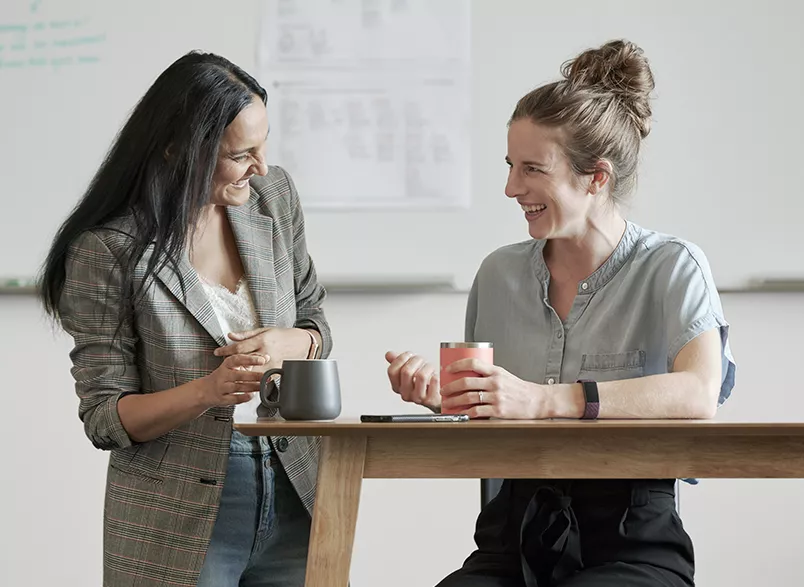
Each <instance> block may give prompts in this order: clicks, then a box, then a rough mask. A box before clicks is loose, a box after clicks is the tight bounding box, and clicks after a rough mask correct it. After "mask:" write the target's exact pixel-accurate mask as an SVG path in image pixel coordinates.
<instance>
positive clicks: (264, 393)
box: [260, 369, 285, 408]
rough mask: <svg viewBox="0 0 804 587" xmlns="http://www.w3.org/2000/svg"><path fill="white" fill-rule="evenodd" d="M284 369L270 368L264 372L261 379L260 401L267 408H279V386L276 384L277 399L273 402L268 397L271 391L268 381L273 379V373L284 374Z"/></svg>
mask: <svg viewBox="0 0 804 587" xmlns="http://www.w3.org/2000/svg"><path fill="white" fill-rule="evenodd" d="M284 374H285V371H284V369H268V370H267V371H266V372H265V373H263V374H262V378H261V379H260V402H261V403H262V405H263V406H264V407H266V408H279V394H280V393H281V392H280V390H279V386H278V385H275V386H274V387H275V388H276V401H275V402H272V401H270V400H269V399H268V395H269V391H268V389H267V388H268V382H269V381H270V379H271V376H272V375H284Z"/></svg>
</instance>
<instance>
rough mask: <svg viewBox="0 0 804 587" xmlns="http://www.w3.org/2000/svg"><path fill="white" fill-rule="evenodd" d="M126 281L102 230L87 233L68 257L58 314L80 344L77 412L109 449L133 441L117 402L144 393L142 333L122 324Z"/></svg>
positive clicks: (75, 355) (75, 359) (74, 357)
mask: <svg viewBox="0 0 804 587" xmlns="http://www.w3.org/2000/svg"><path fill="white" fill-rule="evenodd" d="M121 283H122V270H121V267H120V263H119V262H118V259H117V258H116V257H115V256H114V254H113V253H112V252H111V251H110V250H109V248H108V247H107V246H106V244H105V243H104V242H103V241H102V240H101V239H100V238H99V237H98V235H97V234H95V233H94V232H91V231H90V232H85V233H83V234H82V235H81V236H80V237H79V238H78V239H77V240H76V242H75V243H73V245H72V246H71V247H70V250H69V252H68V255H67V260H66V279H65V283H64V289H63V291H62V294H61V298H60V300H59V313H60V316H61V323H62V326H63V328H64V329H65V330H66V331H67V333H68V334H69V335H70V336H72V338H73V340H74V342H75V346H74V347H73V349H72V351H71V352H70V360H71V361H72V364H73V367H72V369H71V373H72V376H73V378H74V379H75V391H76V394H77V395H78V398H79V407H78V415H79V417H80V418H81V420H82V421H83V422H84V430H85V432H86V435H87V437H89V439H90V440H91V441H92V444H94V445H95V447H97V448H100V449H104V450H112V449H117V448H124V447H126V446H130V445H131V444H132V441H131V438H129V436H128V433H127V432H126V431H125V429H124V428H123V425H122V423H121V422H120V415H119V414H118V412H117V402H118V400H119V399H120V398H121V397H122V396H123V395H126V394H129V393H140V379H139V372H138V369H137V360H136V346H137V337H136V335H135V332H134V328H133V326H132V324H131V323H130V322H129V321H127V322H126V323H124V324H119V322H120V316H121V303H122V301H121V300H122V295H121V293H122V289H121ZM118 326H119V328H118Z"/></svg>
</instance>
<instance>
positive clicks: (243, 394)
mask: <svg viewBox="0 0 804 587" xmlns="http://www.w3.org/2000/svg"><path fill="white" fill-rule="evenodd" d="M267 361H268V358H267V357H265V356H263V355H231V356H229V357H226V358H225V359H224V361H223V362H222V363H221V364H220V366H219V367H218V368H217V369H215V370H214V371H213V372H212V373H210V374H209V375H207V376H205V377H202V378H201V379H200V382H201V386H200V391H201V405H202V406H204V408H207V409H208V408H213V407H216V406H232V405H236V404H242V403H245V402H247V401H249V400H250V399H251V398H252V395H253V394H254V393H255V392H258V391H259V390H260V379H261V378H262V369H260V370H256V371H252V370H251V369H252V367H262V366H263V365H265V363H266V362H267Z"/></svg>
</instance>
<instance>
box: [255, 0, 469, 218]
mask: <svg viewBox="0 0 804 587" xmlns="http://www.w3.org/2000/svg"><path fill="white" fill-rule="evenodd" d="M468 4H469V3H468V2H465V1H463V0H440V1H439V2H426V1H425V0H383V1H380V0H362V1H361V0H315V1H311V0H303V1H302V0H272V1H269V2H266V5H267V7H266V9H265V12H264V14H263V22H262V29H261V39H260V45H259V70H258V77H259V79H260V81H261V82H262V83H263V85H265V86H266V88H267V89H268V92H269V98H268V100H269V102H268V106H269V116H270V117H271V135H270V139H269V143H268V144H269V146H268V150H269V156H270V158H271V160H272V162H275V163H276V164H279V165H282V166H283V167H285V168H286V169H287V170H288V172H289V173H290V174H291V175H292V176H293V178H294V180H295V182H296V184H297V186H298V188H299V192H300V194H301V197H302V199H303V201H304V203H305V206H306V207H308V208H310V207H314V208H336V207H358V208H377V207H456V206H466V205H468V204H469V189H470V185H469V176H470V160H469V156H470V137H469V115H470V87H469V8H468Z"/></svg>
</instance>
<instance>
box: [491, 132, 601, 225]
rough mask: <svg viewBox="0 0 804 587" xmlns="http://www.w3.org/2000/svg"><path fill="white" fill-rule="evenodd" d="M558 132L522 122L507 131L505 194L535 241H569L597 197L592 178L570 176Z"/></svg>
mask: <svg viewBox="0 0 804 587" xmlns="http://www.w3.org/2000/svg"><path fill="white" fill-rule="evenodd" d="M560 140H561V133H560V131H559V130H558V129H554V128H549V127H545V126H541V125H538V124H536V123H534V122H532V121H531V120H529V119H526V118H523V119H519V120H516V121H514V122H512V123H511V125H510V127H509V129H508V156H507V157H506V162H507V163H508V166H509V168H510V169H509V172H508V182H507V184H506V186H505V195H506V196H508V197H509V198H515V199H516V201H517V202H518V203H519V204H520V206H521V207H522V210H523V212H524V213H525V219H526V220H527V221H528V232H529V233H530V236H531V237H533V238H535V239H549V238H572V237H574V236H577V235H580V234H582V233H583V232H584V230H585V227H586V224H587V220H588V219H589V218H590V216H591V214H592V213H593V211H594V208H595V207H596V206H597V205H598V201H597V200H599V199H600V198H595V197H594V196H593V195H592V193H590V190H592V192H594V193H597V188H598V187H599V185H596V181H595V180H596V178H595V176H593V175H589V176H581V177H579V176H578V175H576V174H575V172H574V171H573V169H572V167H571V166H570V162H569V160H568V159H567V156H566V155H565V154H564V150H563V149H562V146H561V143H560Z"/></svg>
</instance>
